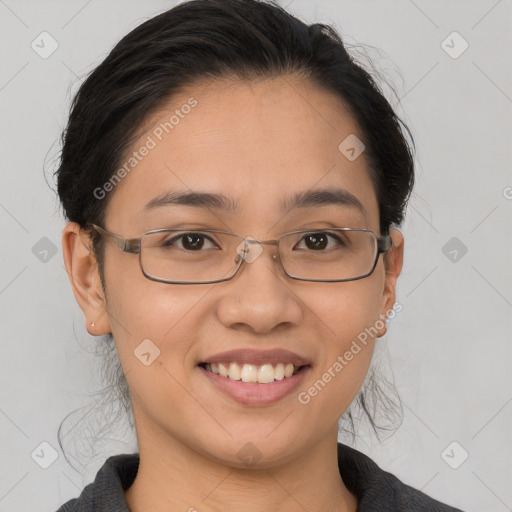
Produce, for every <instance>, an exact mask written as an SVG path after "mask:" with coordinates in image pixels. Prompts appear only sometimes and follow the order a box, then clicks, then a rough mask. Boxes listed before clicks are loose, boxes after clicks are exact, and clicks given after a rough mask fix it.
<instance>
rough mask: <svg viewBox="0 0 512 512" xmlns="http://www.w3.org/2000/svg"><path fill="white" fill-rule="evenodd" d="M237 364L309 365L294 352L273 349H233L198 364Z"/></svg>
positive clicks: (209, 357) (308, 362)
mask: <svg viewBox="0 0 512 512" xmlns="http://www.w3.org/2000/svg"><path fill="white" fill-rule="evenodd" d="M231 362H234V363H239V364H254V365H257V366H260V365H262V364H278V363H292V364H293V365H295V366H305V365H309V364H311V363H310V361H308V360H307V359H305V358H303V357H301V356H299V355H298V354H296V353H295V352H291V351H289V350H285V349H281V348H275V349H271V350H259V349H248V348H245V349H235V350H228V351H226V352H219V353H217V354H214V355H211V356H208V357H207V358H205V359H204V360H203V361H201V362H200V363H199V364H203V363H231Z"/></svg>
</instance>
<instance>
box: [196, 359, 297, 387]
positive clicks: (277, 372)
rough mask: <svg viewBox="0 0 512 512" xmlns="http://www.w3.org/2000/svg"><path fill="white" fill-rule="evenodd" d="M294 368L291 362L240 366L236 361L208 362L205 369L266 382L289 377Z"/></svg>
mask: <svg viewBox="0 0 512 512" xmlns="http://www.w3.org/2000/svg"><path fill="white" fill-rule="evenodd" d="M296 368H297V369H298V367H295V366H294V365H293V364H292V363H278V364H276V365H275V367H274V366H273V365H271V364H263V365H261V366H259V365H255V364H244V365H242V366H241V367H240V365H239V364H238V363H224V364H223V363H208V364H206V369H207V370H209V371H211V372H213V373H217V374H218V375H221V376H222V377H229V378H230V379H233V380H242V381H243V382H259V383H260V384H267V383H268V382H273V381H274V380H282V379H283V378H284V377H291V376H292V375H293V373H294V372H295V370H296Z"/></svg>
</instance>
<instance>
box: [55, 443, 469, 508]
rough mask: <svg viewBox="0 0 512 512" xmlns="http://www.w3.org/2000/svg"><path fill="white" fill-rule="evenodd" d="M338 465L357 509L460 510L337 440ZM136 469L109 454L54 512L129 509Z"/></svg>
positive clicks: (129, 460)
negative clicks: (129, 492)
mask: <svg viewBox="0 0 512 512" xmlns="http://www.w3.org/2000/svg"><path fill="white" fill-rule="evenodd" d="M338 466H339V470H340V475H341V477H342V479H343V482H344V483H345V485H346V487H347V488H348V489H349V490H350V491H351V492H352V493H353V494H355V495H356V496H357V498H358V501H359V505H358V508H357V512H387V511H390V512H405V511H407V512H420V511H421V512H423V511H425V512H426V511H428V512H462V511H461V510H460V509H458V508H454V507H451V506H449V505H445V504H443V503H441V502H439V501H437V500H434V499H433V498H431V497H429V496H427V495H426V494H424V493H423V492H421V491H418V490H417V489H414V488H413V487H410V486H409V485H406V484H404V483H402V482H401V481H400V480H398V478H396V477H395V476H393V475H392V474H391V473H388V472H387V471H384V470H382V469H381V468H379V466H377V464H376V463H375V462H373V460H372V459H370V458H369V457H368V456H366V455H365V454H363V453H361V452H359V451H357V450H355V449H353V448H351V447H349V446H347V445H344V444H342V443H338ZM138 468H139V454H138V453H132V454H120V455H113V456H111V457H109V458H108V459H107V460H106V461H105V463H104V464H103V466H102V467H101V468H100V469H99V471H98V473H97V474H96V478H95V479H94V481H93V482H91V483H90V484H88V485H87V486H85V488H84V489H83V490H82V493H81V494H80V496H78V498H73V499H71V500H69V501H67V502H66V503H64V505H62V506H61V507H60V508H59V509H58V510H57V512H130V509H129V508H128V505H127V504H126V499H125V497H124V491H125V490H127V489H128V488H129V487H130V486H131V485H132V483H133V481H134V480H135V477H136V476H137V471H138Z"/></svg>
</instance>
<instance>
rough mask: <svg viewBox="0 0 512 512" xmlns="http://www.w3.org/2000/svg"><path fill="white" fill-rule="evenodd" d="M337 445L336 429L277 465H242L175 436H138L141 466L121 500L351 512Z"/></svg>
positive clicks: (135, 504)
mask: <svg viewBox="0 0 512 512" xmlns="http://www.w3.org/2000/svg"><path fill="white" fill-rule="evenodd" d="M163 446H165V447H166V448H165V449H162V447H163ZM336 448H337V428H336V429H333V430H332V432H331V433H330V434H329V436H325V438H324V439H322V441H321V442H319V443H317V444H316V445H314V446H312V447H310V448H309V449H308V450H307V451H302V452H301V453H300V454H299V455H297V457H295V458H293V459H290V460H288V461H287V462H286V463H284V464H282V465H280V466H274V467H271V468H268V469H253V468H243V469H240V468H234V467H230V466H226V465H223V464H219V463H218V462H216V461H214V460H212V459H211V458H208V457H207V456H205V455H203V454H200V453H198V452H197V451H194V450H191V449H190V448H189V447H188V446H186V445H184V444H183V443H180V442H178V441H177V440H171V441H169V438H168V437H167V438H166V441H165V442H162V440H161V439H159V438H158V436H146V437H145V439H144V442H143V443H141V440H139V455H140V463H139V470H138V473H137V477H136V478H135V481H134V483H133V484H132V486H131V487H130V488H129V489H128V490H127V491H126V492H125V498H126V502H127V504H128V507H129V509H130V511H131V512H143V511H146V510H152V511H153V512H164V511H168V510H170V509H173V510H183V511H190V512H195V511H198V512H209V511H214V510H223V511H225V512H232V511H233V512H234V511H237V512H238V511H239V510H244V511H246V512H252V511H261V510H265V511H267V512H273V511H276V512H277V511H281V512H283V511H285V512H286V511H290V512H291V511H301V512H303V511H304V510H307V511H309V512H315V511H320V510H321V511H322V512H328V511H333V512H334V511H336V512H355V511H356V509H357V499H356V497H355V496H354V495H353V494H351V493H350V491H349V490H348V489H347V488H346V487H345V485H344V483H343V480H342V479H341V476H340V472H339V468H338V459H337V450H336Z"/></svg>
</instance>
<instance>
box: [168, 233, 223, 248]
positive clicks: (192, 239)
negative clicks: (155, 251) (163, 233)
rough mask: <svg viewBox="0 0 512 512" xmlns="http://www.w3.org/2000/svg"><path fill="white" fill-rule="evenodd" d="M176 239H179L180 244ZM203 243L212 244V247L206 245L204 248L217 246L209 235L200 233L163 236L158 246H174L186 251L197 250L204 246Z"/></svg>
mask: <svg viewBox="0 0 512 512" xmlns="http://www.w3.org/2000/svg"><path fill="white" fill-rule="evenodd" d="M178 241H181V245H180V243H179V242H178ZM205 243H211V244H214V246H213V247H208V246H207V247H206V249H212V248H216V247H218V246H217V245H216V244H215V242H214V241H213V240H212V239H211V238H210V237H209V236H206V235H204V234H202V233H184V234H182V235H179V236H175V237H172V238H164V239H162V240H161V243H160V246H161V247H163V248H167V247H176V248H178V249H184V250H186V251H199V250H201V249H203V248H204V245H205Z"/></svg>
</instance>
